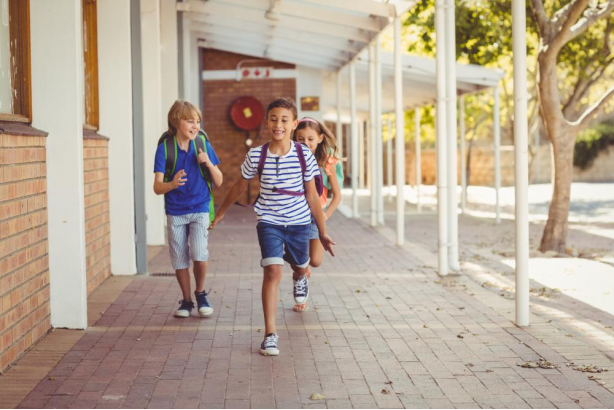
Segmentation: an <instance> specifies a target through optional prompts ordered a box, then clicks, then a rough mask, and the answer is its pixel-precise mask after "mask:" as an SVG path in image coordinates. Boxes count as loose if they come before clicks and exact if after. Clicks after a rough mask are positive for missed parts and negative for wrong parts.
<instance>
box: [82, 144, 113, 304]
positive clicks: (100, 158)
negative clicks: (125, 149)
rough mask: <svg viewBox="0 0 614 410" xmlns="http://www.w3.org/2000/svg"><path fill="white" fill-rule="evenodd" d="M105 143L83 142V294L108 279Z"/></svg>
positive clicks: (107, 172) (106, 153)
mask: <svg viewBox="0 0 614 410" xmlns="http://www.w3.org/2000/svg"><path fill="white" fill-rule="evenodd" d="M108 159H109V140H108V139H107V138H104V137H86V138H84V139H83V182H84V188H85V189H84V191H85V246H86V248H85V251H86V262H85V263H86V267H87V294H88V295H89V294H91V293H92V292H93V291H94V290H95V289H96V288H97V287H98V286H99V285H100V284H101V283H102V282H103V281H104V280H105V279H106V278H108V277H109V276H111V243H110V223H109V220H110V218H109V161H108Z"/></svg>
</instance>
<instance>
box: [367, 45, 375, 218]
mask: <svg viewBox="0 0 614 410" xmlns="http://www.w3.org/2000/svg"><path fill="white" fill-rule="evenodd" d="M375 94H376V92H375V45H374V44H369V133H368V134H367V135H368V137H367V139H368V141H369V143H368V145H367V146H368V147H369V167H368V168H369V188H370V190H369V198H370V204H371V205H370V207H369V209H370V221H371V226H376V225H377V136H376V134H377V119H376V118H375V117H376V113H375V110H376V109H377V102H376V101H375V100H376V99H377V97H376V95H375Z"/></svg>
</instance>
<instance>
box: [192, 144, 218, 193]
mask: <svg viewBox="0 0 614 410" xmlns="http://www.w3.org/2000/svg"><path fill="white" fill-rule="evenodd" d="M214 158H216V160H215V162H216V164H217V162H219V161H218V160H217V156H214ZM198 163H199V164H202V163H204V164H205V166H206V167H207V169H208V170H209V173H211V182H212V183H213V185H214V186H216V187H220V186H221V185H222V182H223V181H224V176H223V175H222V171H220V169H219V168H218V167H217V165H213V161H211V157H210V156H209V155H208V154H207V153H206V152H203V150H202V149H200V148H199V149H198Z"/></svg>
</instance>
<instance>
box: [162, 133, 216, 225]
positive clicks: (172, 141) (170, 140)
mask: <svg viewBox="0 0 614 410" xmlns="http://www.w3.org/2000/svg"><path fill="white" fill-rule="evenodd" d="M206 142H209V145H211V141H209V137H208V136H207V133H206V132H205V131H203V130H200V131H199V132H198V135H197V136H196V138H194V140H192V145H193V146H194V152H195V153H197V152H198V149H199V148H200V149H201V150H203V152H207V144H206ZM160 144H164V159H165V161H166V162H165V164H166V165H165V166H164V169H165V172H164V182H168V181H170V180H171V177H172V176H173V174H174V173H175V166H176V165H177V137H175V136H174V135H173V136H171V135H169V133H168V131H166V132H165V133H164V134H162V136H161V137H160V139H159V140H158V146H160ZM197 161H198V158H197ZM198 168H199V169H200V175H201V176H202V177H203V178H204V179H205V182H207V187H208V188H209V222H213V220H214V219H215V208H214V205H213V186H212V185H211V172H209V168H207V166H206V165H205V164H200V165H199V167H198Z"/></svg>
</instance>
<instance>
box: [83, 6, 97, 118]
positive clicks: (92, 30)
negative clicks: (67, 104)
mask: <svg viewBox="0 0 614 410" xmlns="http://www.w3.org/2000/svg"><path fill="white" fill-rule="evenodd" d="M82 2H83V61H84V69H85V73H84V76H83V78H84V84H83V85H84V87H83V91H84V94H85V118H84V124H83V128H85V129H89V130H97V129H98V126H99V118H98V34H97V33H98V31H97V30H98V20H97V10H96V0H82Z"/></svg>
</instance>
